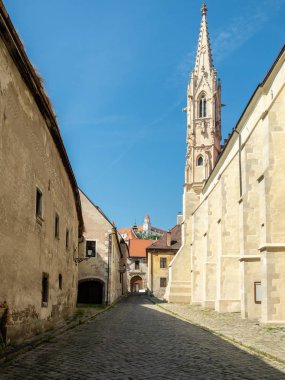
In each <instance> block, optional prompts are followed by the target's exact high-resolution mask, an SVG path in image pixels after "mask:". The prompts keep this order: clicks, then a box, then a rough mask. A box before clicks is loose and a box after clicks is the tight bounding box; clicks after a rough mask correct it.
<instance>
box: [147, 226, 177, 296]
mask: <svg viewBox="0 0 285 380" xmlns="http://www.w3.org/2000/svg"><path fill="white" fill-rule="evenodd" d="M180 246H181V225H180V224H178V225H176V226H175V227H173V228H172V229H171V230H170V231H168V232H167V233H166V234H164V235H163V236H162V237H161V238H160V239H159V240H157V241H155V242H154V243H152V244H151V245H150V246H149V247H148V248H147V250H146V251H147V266H148V276H147V278H148V291H149V292H150V293H151V294H153V295H154V296H156V297H162V298H163V297H164V295H165V290H166V287H167V284H168V280H169V275H168V273H169V269H168V268H169V265H170V263H171V262H172V260H173V257H174V256H175V255H176V253H177V251H178V250H179V248H180Z"/></svg>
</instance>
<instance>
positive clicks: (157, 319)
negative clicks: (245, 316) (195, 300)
mask: <svg viewBox="0 0 285 380" xmlns="http://www.w3.org/2000/svg"><path fill="white" fill-rule="evenodd" d="M0 379H1V380H2V379H3V380H4V379H25V380H28V379H104V380H106V379H135V380H139V379H171V380H174V379H187V380H189V379H195V380H196V379H197V380H199V379H205V380H206V379H207V380H211V379H215V380H219V379H230V380H235V379H239V380H240V379H248V380H250V379H252V380H263V379H268V380H277V379H285V374H284V373H282V372H281V371H280V370H278V369H277V368H273V367H272V366H270V365H268V364H267V363H265V362H263V361H262V360H261V359H259V358H257V357H255V356H252V355H250V354H248V353H247V352H245V351H242V350H240V349H239V348H237V347H236V346H234V345H232V344H230V343H228V342H226V341H224V340H222V339H221V338H219V337H217V336H215V335H213V334H211V333H210V332H208V331H205V330H203V329H201V328H199V327H196V326H193V325H191V324H190V323H188V322H185V321H182V320H180V319H178V318H176V317H174V316H172V315H169V314H168V313H166V312H165V311H163V310H162V309H161V308H159V307H158V306H156V305H154V304H152V303H150V301H149V300H148V299H147V298H146V297H145V296H130V297H128V298H126V299H124V300H123V301H122V302H120V303H118V304H116V305H115V306H114V307H113V308H112V309H110V310H109V311H107V312H106V313H103V314H100V315H98V316H97V317H96V319H94V320H91V321H90V322H87V323H84V324H82V325H80V326H79V327H77V328H75V329H73V330H70V331H68V332H66V333H64V334H62V335H61V336H58V337H56V338H55V339H54V340H52V341H50V342H49V343H46V344H44V345H42V346H40V347H37V348H36V349H35V350H33V351H30V352H27V353H25V354H23V355H21V356H19V357H18V358H17V359H16V360H14V361H13V362H10V363H9V364H7V365H5V366H4V367H3V368H2V369H0Z"/></svg>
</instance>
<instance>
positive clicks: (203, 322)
mask: <svg viewBox="0 0 285 380" xmlns="http://www.w3.org/2000/svg"><path fill="white" fill-rule="evenodd" d="M155 302H161V301H160V300H158V299H155ZM160 306H161V307H163V309H165V310H167V311H170V312H172V313H175V314H177V315H179V316H180V317H182V318H184V319H186V320H188V321H189V322H190V323H194V324H198V325H200V326H203V327H206V328H208V329H210V330H211V331H213V332H215V333H217V334H221V335H223V336H224V337H226V338H228V339H230V340H234V341H235V342H237V343H239V344H241V345H243V346H245V347H248V348H252V349H254V350H256V351H259V352H262V353H265V354H266V355H268V356H271V357H274V358H276V359H277V360H280V361H283V362H285V327H274V326H261V325H260V324H259V323H258V322H257V321H253V320H249V319H242V318H241V316H240V313H217V312H216V311H214V310H210V309H203V308H202V307H200V306H193V305H188V304H169V303H160Z"/></svg>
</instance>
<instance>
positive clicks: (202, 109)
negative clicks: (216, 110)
mask: <svg viewBox="0 0 285 380" xmlns="http://www.w3.org/2000/svg"><path fill="white" fill-rule="evenodd" d="M206 116H207V100H206V97H205V95H203V96H202V97H201V98H200V101H199V117H206Z"/></svg>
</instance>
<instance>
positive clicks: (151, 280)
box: [150, 253, 153, 293]
mask: <svg viewBox="0 0 285 380" xmlns="http://www.w3.org/2000/svg"><path fill="white" fill-rule="evenodd" d="M150 258H151V266H150V291H151V293H153V254H152V253H150Z"/></svg>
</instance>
